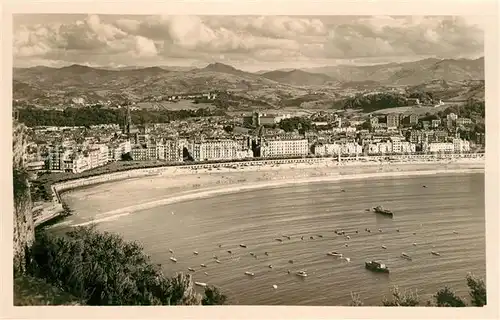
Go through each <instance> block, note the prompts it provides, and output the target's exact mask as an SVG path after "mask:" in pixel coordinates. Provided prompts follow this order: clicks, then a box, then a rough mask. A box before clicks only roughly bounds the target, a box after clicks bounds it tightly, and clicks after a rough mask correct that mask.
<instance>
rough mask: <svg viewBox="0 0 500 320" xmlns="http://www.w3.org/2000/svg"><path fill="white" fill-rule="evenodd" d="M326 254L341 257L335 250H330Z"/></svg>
mask: <svg viewBox="0 0 500 320" xmlns="http://www.w3.org/2000/svg"><path fill="white" fill-rule="evenodd" d="M326 255H328V256H332V257H338V258H342V256H343V255H342V253H340V252H337V251H330V252H328V253H327V254H326Z"/></svg>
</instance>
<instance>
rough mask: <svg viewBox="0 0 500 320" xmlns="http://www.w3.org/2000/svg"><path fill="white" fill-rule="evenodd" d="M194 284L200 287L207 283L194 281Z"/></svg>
mask: <svg viewBox="0 0 500 320" xmlns="http://www.w3.org/2000/svg"><path fill="white" fill-rule="evenodd" d="M194 284H195V285H197V286H200V287H206V286H207V284H206V283H205V282H198V281H195V283H194Z"/></svg>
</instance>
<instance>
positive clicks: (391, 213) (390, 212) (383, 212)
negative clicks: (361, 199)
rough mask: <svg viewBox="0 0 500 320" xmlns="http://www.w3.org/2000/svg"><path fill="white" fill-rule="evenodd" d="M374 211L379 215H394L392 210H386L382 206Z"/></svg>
mask: <svg viewBox="0 0 500 320" xmlns="http://www.w3.org/2000/svg"><path fill="white" fill-rule="evenodd" d="M373 211H375V213H379V214H382V215H385V216H390V217H392V216H393V215H394V214H393V212H392V211H391V210H387V209H384V208H383V207H382V206H376V207H375V208H373Z"/></svg>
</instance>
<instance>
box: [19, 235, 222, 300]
mask: <svg viewBox="0 0 500 320" xmlns="http://www.w3.org/2000/svg"><path fill="white" fill-rule="evenodd" d="M30 255H31V263H30V264H29V266H28V272H30V273H31V274H32V275H33V276H36V277H39V278H43V279H45V280H46V281H47V282H49V283H52V284H55V285H56V286H58V287H60V288H61V289H63V290H64V291H66V292H68V293H70V294H72V295H73V296H75V297H77V298H79V299H80V300H81V301H84V303H85V304H87V305H200V304H201V303H202V298H203V297H202V296H201V295H200V294H198V293H196V292H195V290H194V288H193V281H192V279H191V276H190V275H185V274H177V275H176V276H175V277H173V278H168V277H166V276H165V275H164V274H163V272H162V270H161V266H159V265H156V264H153V263H151V261H150V258H149V257H148V256H147V255H146V254H144V252H143V250H142V248H141V246H140V245H139V244H137V243H136V242H126V241H124V240H123V239H122V238H121V237H120V236H118V235H116V234H111V233H107V232H99V231H97V230H96V229H95V227H93V226H90V227H89V226H86V227H77V228H75V229H74V230H72V231H69V232H67V233H66V234H65V235H64V236H54V235H50V234H48V233H45V232H42V233H40V234H38V235H37V239H36V241H35V244H34V245H33V247H32V249H31V252H30ZM211 290H213V291H214V292H215V293H217V295H214V294H211V293H210V294H211V295H210V296H207V297H205V299H206V300H207V301H211V302H212V303H211V304H217V303H219V302H224V301H225V298H224V299H222V298H213V296H216V297H220V296H221V295H220V293H219V292H218V290H214V289H211Z"/></svg>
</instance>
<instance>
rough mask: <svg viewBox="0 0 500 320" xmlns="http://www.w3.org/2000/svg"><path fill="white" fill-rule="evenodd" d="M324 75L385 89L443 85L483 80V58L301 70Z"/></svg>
mask: <svg viewBox="0 0 500 320" xmlns="http://www.w3.org/2000/svg"><path fill="white" fill-rule="evenodd" d="M304 70H305V71H307V72H311V73H321V74H326V75H328V76H330V77H332V78H335V79H337V80H339V81H342V82H346V81H366V80H369V81H376V82H380V83H382V84H386V85H417V84H420V83H424V82H429V81H432V80H435V79H439V80H446V81H459V80H484V58H479V59H475V60H468V59H458V60H455V59H445V60H440V59H434V58H431V59H424V60H419V61H413V62H405V63H389V64H379V65H371V66H346V65H340V66H332V67H319V68H310V69H304Z"/></svg>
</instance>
